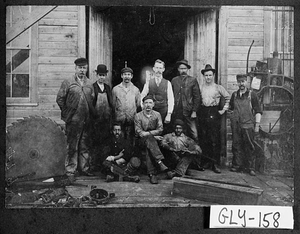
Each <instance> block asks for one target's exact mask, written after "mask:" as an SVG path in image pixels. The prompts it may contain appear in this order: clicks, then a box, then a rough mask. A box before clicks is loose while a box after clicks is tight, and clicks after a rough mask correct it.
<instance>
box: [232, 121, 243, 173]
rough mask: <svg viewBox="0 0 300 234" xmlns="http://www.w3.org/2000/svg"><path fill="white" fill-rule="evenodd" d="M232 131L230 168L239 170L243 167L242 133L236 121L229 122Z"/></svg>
mask: <svg viewBox="0 0 300 234" xmlns="http://www.w3.org/2000/svg"><path fill="white" fill-rule="evenodd" d="M231 130H232V154H233V158H232V167H234V168H239V167H242V166H243V156H242V154H243V151H242V133H241V128H240V126H239V124H238V123H237V122H236V121H232V122H231Z"/></svg>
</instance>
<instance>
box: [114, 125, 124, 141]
mask: <svg viewBox="0 0 300 234" xmlns="http://www.w3.org/2000/svg"><path fill="white" fill-rule="evenodd" d="M112 132H113V134H114V136H115V138H119V137H120V135H121V133H122V130H121V126H119V125H115V126H114V127H113V131H112Z"/></svg>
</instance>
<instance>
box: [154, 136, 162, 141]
mask: <svg viewBox="0 0 300 234" xmlns="http://www.w3.org/2000/svg"><path fill="white" fill-rule="evenodd" d="M154 138H155V139H156V140H158V141H161V140H162V139H163V137H162V136H154Z"/></svg>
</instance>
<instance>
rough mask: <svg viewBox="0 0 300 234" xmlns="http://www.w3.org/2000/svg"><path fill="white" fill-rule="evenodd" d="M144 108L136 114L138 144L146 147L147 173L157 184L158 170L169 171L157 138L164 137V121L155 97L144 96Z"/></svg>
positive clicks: (153, 182) (152, 182) (152, 181)
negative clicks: (156, 107) (157, 108)
mask: <svg viewBox="0 0 300 234" xmlns="http://www.w3.org/2000/svg"><path fill="white" fill-rule="evenodd" d="M143 106H144V107H143V108H144V109H143V110H142V111H140V112H139V113H137V114H136V115H135V118H134V124H135V133H136V137H137V145H138V146H140V147H143V148H146V150H147V153H146V166H147V174H148V175H149V178H150V183H151V184H157V183H158V180H157V176H156V174H157V171H156V167H159V169H160V171H167V170H168V168H167V167H166V166H165V164H164V163H163V162H162V160H163V159H164V156H163V154H162V152H161V151H160V149H159V146H158V143H157V140H161V139H162V136H161V134H162V132H163V123H162V120H161V116H160V114H159V112H157V111H154V110H153V107H154V98H153V97H152V96H151V95H147V96H146V97H144V98H143Z"/></svg>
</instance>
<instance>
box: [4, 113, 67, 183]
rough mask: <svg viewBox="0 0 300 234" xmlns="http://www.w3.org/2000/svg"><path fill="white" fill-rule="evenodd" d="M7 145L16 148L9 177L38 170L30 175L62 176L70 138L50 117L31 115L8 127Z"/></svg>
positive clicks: (40, 176) (38, 176) (39, 176)
mask: <svg viewBox="0 0 300 234" xmlns="http://www.w3.org/2000/svg"><path fill="white" fill-rule="evenodd" d="M6 144H7V148H9V147H11V149H12V150H13V154H12V160H13V161H14V164H15V165H14V166H13V167H11V168H10V169H9V170H7V171H6V176H7V177H16V176H22V175H26V174H28V173H32V172H35V176H33V177H31V178H34V179H37V178H46V177H51V176H57V175H63V174H64V169H65V158H66V155H67V140H66V136H65V133H64V131H63V130H62V128H61V127H60V126H59V125H58V124H56V123H55V122H54V121H52V120H51V119H49V118H45V117H39V116H30V117H29V118H24V119H22V120H19V121H18V122H15V123H13V124H12V125H11V126H8V127H7V143H6Z"/></svg>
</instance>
